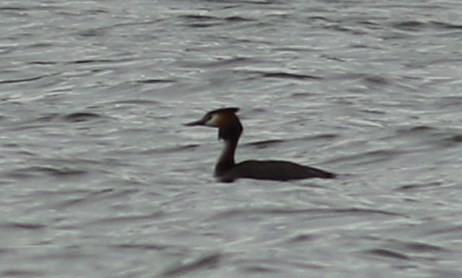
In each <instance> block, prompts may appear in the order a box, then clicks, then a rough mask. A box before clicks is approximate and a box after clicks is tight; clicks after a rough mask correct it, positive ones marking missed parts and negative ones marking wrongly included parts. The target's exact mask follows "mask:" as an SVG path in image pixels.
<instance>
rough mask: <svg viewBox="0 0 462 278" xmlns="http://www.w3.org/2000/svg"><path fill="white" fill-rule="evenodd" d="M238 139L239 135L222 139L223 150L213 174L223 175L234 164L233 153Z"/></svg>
mask: <svg viewBox="0 0 462 278" xmlns="http://www.w3.org/2000/svg"><path fill="white" fill-rule="evenodd" d="M238 141H239V137H236V138H232V139H226V140H224V146H223V150H222V152H221V155H220V157H219V158H218V162H217V165H216V166H215V176H221V175H223V174H224V173H226V171H228V170H229V169H231V168H232V167H233V166H234V165H235V164H236V163H235V162H234V154H235V152H236V147H237V142H238Z"/></svg>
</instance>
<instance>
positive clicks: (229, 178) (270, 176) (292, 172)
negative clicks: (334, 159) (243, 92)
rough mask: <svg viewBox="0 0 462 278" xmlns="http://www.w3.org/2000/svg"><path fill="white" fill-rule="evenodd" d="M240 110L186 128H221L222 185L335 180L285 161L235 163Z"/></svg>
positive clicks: (214, 115)
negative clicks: (243, 181) (244, 181)
mask: <svg viewBox="0 0 462 278" xmlns="http://www.w3.org/2000/svg"><path fill="white" fill-rule="evenodd" d="M238 111H239V108H236V107H229V108H221V109H217V110H213V111H210V112H208V113H206V114H205V116H204V117H202V119H200V120H198V121H194V122H190V123H187V124H184V125H185V126H208V127H215V128H218V138H219V139H221V140H223V141H224V148H223V151H222V152H221V155H220V157H219V158H218V162H217V164H216V165H215V177H216V178H217V179H218V180H219V181H222V182H233V181H234V180H236V179H239V178H248V179H259V180H275V181H288V180H297V179H308V178H323V179H332V178H335V174H333V173H330V172H327V171H324V170H321V169H317V168H314V167H308V166H303V165H300V164H297V163H293V162H289V161H281V160H265V161H260V160H247V161H243V162H240V163H235V161H234V154H235V152H236V148H237V144H238V141H239V138H240V137H241V134H242V131H243V130H244V128H243V127H242V124H241V121H240V120H239V117H238V116H237V115H236V113H237V112H238Z"/></svg>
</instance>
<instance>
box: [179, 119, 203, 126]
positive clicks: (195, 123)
mask: <svg viewBox="0 0 462 278" xmlns="http://www.w3.org/2000/svg"><path fill="white" fill-rule="evenodd" d="M183 125H184V126H196V125H205V120H204V119H200V120H198V121H194V122H190V123H186V124H183Z"/></svg>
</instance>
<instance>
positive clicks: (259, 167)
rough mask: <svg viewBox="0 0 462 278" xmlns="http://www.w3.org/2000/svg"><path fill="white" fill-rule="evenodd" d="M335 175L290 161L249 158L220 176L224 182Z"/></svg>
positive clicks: (330, 176) (328, 177) (329, 176)
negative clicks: (240, 179) (239, 179)
mask: <svg viewBox="0 0 462 278" xmlns="http://www.w3.org/2000/svg"><path fill="white" fill-rule="evenodd" d="M334 177H335V175H334V174H332V173H329V172H326V171H323V170H320V169H317V168H313V167H308V166H303V165H300V164H297V163H293V162H289V161H279V160H268V161H258V160H248V161H243V162H241V163H238V164H236V165H234V166H233V167H232V168H231V169H229V170H228V171H227V172H225V173H224V174H223V175H221V176H219V177H218V178H219V179H220V180H221V181H224V182H232V181H234V180H235V179H238V178H249V179H260V180H276V181H288V180H296V179H308V178H324V179H331V178H334Z"/></svg>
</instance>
